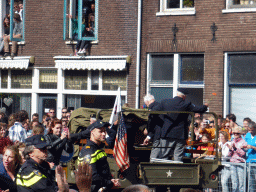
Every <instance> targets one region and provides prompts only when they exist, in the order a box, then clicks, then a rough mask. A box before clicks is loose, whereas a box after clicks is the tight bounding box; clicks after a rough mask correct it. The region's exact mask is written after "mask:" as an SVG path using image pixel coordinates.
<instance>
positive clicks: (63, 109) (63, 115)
mask: <svg viewBox="0 0 256 192" xmlns="http://www.w3.org/2000/svg"><path fill="white" fill-rule="evenodd" d="M67 112H68V109H67V108H66V107H63V108H62V110H61V113H62V115H61V120H62V118H63V117H66V115H67Z"/></svg>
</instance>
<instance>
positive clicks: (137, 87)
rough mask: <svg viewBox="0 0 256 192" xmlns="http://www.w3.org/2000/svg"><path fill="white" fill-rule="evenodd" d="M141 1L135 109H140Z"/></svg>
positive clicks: (139, 5) (139, 3) (139, 8)
mask: <svg viewBox="0 0 256 192" xmlns="http://www.w3.org/2000/svg"><path fill="white" fill-rule="evenodd" d="M141 7H142V0H138V30H137V57H136V58H137V59H136V104H135V108H136V109H139V108H140V55H141V45H140V44H141V15H142V11H141Z"/></svg>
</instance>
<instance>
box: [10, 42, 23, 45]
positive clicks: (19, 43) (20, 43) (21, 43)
mask: <svg viewBox="0 0 256 192" xmlns="http://www.w3.org/2000/svg"><path fill="white" fill-rule="evenodd" d="M17 44H18V45H25V41H18V42H17ZM9 45H12V42H9Z"/></svg>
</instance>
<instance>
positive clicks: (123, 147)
mask: <svg viewBox="0 0 256 192" xmlns="http://www.w3.org/2000/svg"><path fill="white" fill-rule="evenodd" d="M113 152H114V153H113V155H114V158H115V160H116V163H117V165H118V167H119V168H120V171H121V172H123V171H124V170H126V169H128V168H129V167H130V160H129V155H128V151H127V131H126V126H125V123H124V117H123V116H121V120H120V124H119V127H118V130H117V134H116V140H115V146H114V150H113Z"/></svg>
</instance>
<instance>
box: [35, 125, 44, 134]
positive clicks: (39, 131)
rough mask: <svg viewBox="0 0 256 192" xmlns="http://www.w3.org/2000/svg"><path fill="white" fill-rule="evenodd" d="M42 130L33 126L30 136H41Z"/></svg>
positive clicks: (40, 127)
mask: <svg viewBox="0 0 256 192" xmlns="http://www.w3.org/2000/svg"><path fill="white" fill-rule="evenodd" d="M43 134H44V128H43V127H42V126H34V127H33V128H32V135H43Z"/></svg>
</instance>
